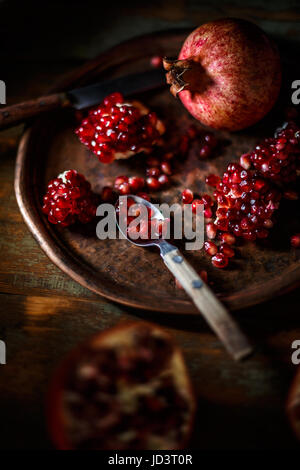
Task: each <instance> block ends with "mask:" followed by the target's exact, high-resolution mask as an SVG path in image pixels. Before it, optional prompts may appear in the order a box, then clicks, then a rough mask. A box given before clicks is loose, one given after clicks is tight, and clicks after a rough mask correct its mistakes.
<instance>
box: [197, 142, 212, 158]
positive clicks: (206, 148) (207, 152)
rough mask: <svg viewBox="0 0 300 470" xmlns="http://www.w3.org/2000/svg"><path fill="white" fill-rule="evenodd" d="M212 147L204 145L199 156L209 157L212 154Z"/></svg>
mask: <svg viewBox="0 0 300 470" xmlns="http://www.w3.org/2000/svg"><path fill="white" fill-rule="evenodd" d="M211 152H212V148H211V147H210V146H209V145H203V147H202V148H201V149H200V152H199V156H200V158H208V157H209V156H210V155H211Z"/></svg>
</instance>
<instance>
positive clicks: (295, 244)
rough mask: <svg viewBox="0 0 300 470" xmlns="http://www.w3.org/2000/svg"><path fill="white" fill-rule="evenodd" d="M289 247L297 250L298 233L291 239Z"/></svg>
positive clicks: (299, 240) (299, 237)
mask: <svg viewBox="0 0 300 470" xmlns="http://www.w3.org/2000/svg"><path fill="white" fill-rule="evenodd" d="M291 245H292V247H293V248H299V247H300V233H297V234H296V235H293V236H292V237H291Z"/></svg>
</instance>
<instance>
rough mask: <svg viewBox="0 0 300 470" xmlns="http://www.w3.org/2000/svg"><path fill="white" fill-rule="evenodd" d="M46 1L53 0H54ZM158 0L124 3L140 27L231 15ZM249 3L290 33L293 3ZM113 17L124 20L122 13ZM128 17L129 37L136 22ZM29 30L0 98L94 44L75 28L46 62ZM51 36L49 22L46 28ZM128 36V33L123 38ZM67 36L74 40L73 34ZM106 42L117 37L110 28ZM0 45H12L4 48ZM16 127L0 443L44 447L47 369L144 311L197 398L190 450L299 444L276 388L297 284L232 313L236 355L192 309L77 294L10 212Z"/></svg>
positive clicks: (60, 68) (7, 183) (2, 295)
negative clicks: (142, 306)
mask: <svg viewBox="0 0 300 470" xmlns="http://www.w3.org/2000/svg"><path fill="white" fill-rule="evenodd" d="M51 3H52V4H53V3H54V5H55V2H51ZM60 3H61V2H60ZM166 3H167V4H168V8H163V10H162V11H161V12H159V11H158V10H157V9H155V8H154V7H153V8H151V9H149V10H147V9H145V8H144V9H143V8H142V7H141V8H140V10H138V11H137V12H136V14H137V15H140V16H139V18H140V22H142V24H144V25H146V26H145V27H146V29H147V27H149V24H150V23H151V22H152V23H151V24H153V25H154V26H153V28H155V29H161V28H162V27H164V26H165V23H168V25H167V26H169V25H170V24H171V26H172V27H174V25H175V26H176V25H177V24H178V25H180V26H186V25H191V26H192V23H193V21H194V22H197V23H198V22H201V21H202V20H203V18H204V15H206V18H212V17H216V16H226V14H227V16H228V14H232V13H230V7H228V8H229V10H228V8H227V10H226V8H225V6H223V7H222V14H221V15H220V12H218V13H217V14H216V10H213V11H212V12H210V13H209V14H207V12H204V13H202V11H201V10H199V9H198V10H197V9H196V13H195V11H193V10H189V9H186V8H185V5H184V2H183V3H182V4H181V2H178V6H177V7H176V8H173V9H172V10H171V7H170V5H169V2H166ZM222 5H223V4H222ZM56 7H57V8H58V2H57V4H56ZM49 8H50V6H49ZM61 8H62V9H64V8H65V9H66V8H67V7H61ZM212 8H213V7H212ZM249 8H250V7H249ZM249 8H248V10H247V9H246V6H245V11H244V12H242V13H241V14H240V15H238V14H237V11H236V10H237V9H235V12H234V13H235V15H236V16H243V17H245V18H248V19H254V20H255V19H256V20H257V21H258V22H259V21H260V20H261V21H262V23H264V22H265V23H267V24H268V28H270V23H268V21H267V18H268V15H269V18H270V21H271V23H272V21H273V23H272V28H274V31H275V28H276V25H277V26H278V24H277V23H278V22H279V23H280V24H281V25H282V31H284V33H285V31H286V28H287V27H288V25H290V28H288V31H289V34H292V33H291V31H292V30H293V28H294V33H293V34H294V35H295V36H297V34H298V33H297V32H296V31H297V28H298V31H299V23H298V24H297V23H294V19H296V20H297V12H296V11H293V10H292V9H290V10H285V11H284V12H283V13H282V12H281V13H280V14H277V16H276V11H277V10H276V8H278V2H277V3H276V2H275V4H274V5H273V11H268V12H265V16H264V14H263V13H264V12H263V11H262V10H261V9H260V10H256V14H257V16H256V17H255V18H253V16H255V12H254V11H252V10H251V11H250V13H249ZM170 12H171V13H170ZM0 13H1V11H0ZM6 13H7V15H8V17H9V15H10V14H12V7H11V9H10V8H9V7H7V10H6ZM130 14H131V13H130V11H128V15H129V16H130ZM76 15H77V16H78V15H80V12H79V11H78V9H76V11H75V13H73V16H72V17H71V19H70V21H71V22H72V21H73V22H75V19H76V21H79V20H78V17H77V16H76ZM168 15H169V16H168ZM280 15H281V16H280ZM293 15H294V16H293ZM298 20H299V14H298ZM119 21H120V20H119ZM143 21H144V23H143ZM183 23H184V24H183ZM59 24H60V23H59ZM124 24H125V26H126V25H127V22H126V21H125V22H124ZM137 24H138V26H137V27H136V30H133V31H131V32H130V34H131V35H134V33H136V32H138V30H139V28H140V27H141V24H140V23H137ZM161 25H162V26H161ZM129 26H130V24H128V31H129V29H130V28H129ZM126 27H127V26H126ZM20 28H22V26H21V25H20ZM116 29H118V25H116ZM118 31H119V32H118V34H119V36H118V39H119V40H121V39H123V37H124V30H123V29H122V28H121V27H119V30H118ZM21 32H22V31H21ZM39 32H40V34H41V44H38V41H37V43H36V44H35V45H34V47H32V49H31V50H30V51H29V49H28V48H27V49H26V47H27V46H28V44H31V42H30V40H29V39H28V38H27V39H26V38H25V39H24V41H25V46H24V47H23V49H25V52H24V51H23V53H22V54H23V55H22V54H21V58H22V61H21V62H19V63H18V69H19V71H21V74H20V75H19V76H18V75H16V70H17V69H16V67H15V66H14V65H12V64H11V62H10V60H9V58H8V55H7V57H6V62H5V63H6V64H7V69H6V70H7V71H6V72H5V74H6V75H5V77H0V78H4V79H5V80H6V82H7V93H8V103H13V102H17V101H18V100H20V99H25V98H30V97H33V96H37V95H39V94H41V93H42V92H45V91H46V90H47V88H49V85H50V84H52V82H53V80H55V79H57V78H58V77H60V76H61V75H62V74H63V73H65V72H67V71H69V70H71V69H72V68H73V67H74V66H76V65H78V64H80V63H81V62H82V59H83V58H87V57H88V56H90V55H91V54H94V53H95V50H94V49H95V45H94V46H93V47H91V48H88V47H87V44H86V43H87V41H86V42H85V43H84V47H82V49H81V46H80V45H81V44H82V43H81V42H80V41H82V35H80V36H79V38H78V40H77V42H76V43H74V45H73V49H72V48H71V47H69V49H68V47H67V46H66V45H63V47H62V50H60V51H59V56H60V57H59V58H58V59H55V60H54V58H53V55H51V52H50V49H49V50H47V48H46V59H47V58H48V60H46V59H45V57H44V56H42V58H41V55H39V54H40V52H41V48H42V47H43V46H45V44H47V40H46V33H43V32H42V30H41V29H39ZM105 32H106V33H107V34H108V26H107V27H106V30H105V29H104V30H102V31H101V34H102V36H103V37H106V36H105ZM18 34H19V35H20V34H21V33H20V31H19V32H18V33H17V36H18ZM62 34H63V31H60V30H59V35H58V37H59V38H61V37H62ZM93 34H94V33H93ZM128 36H129V33H128V34H127V36H126V35H125V37H128ZM100 37H101V35H100ZM31 38H33V35H32V36H31ZM72 38H73V40H74V39H75V35H74V36H72ZM19 39H20V38H19ZM98 39H99V36H98ZM296 39H298V40H299V37H297V38H296ZM26 41H27V43H26ZM45 41H46V42H45ZM56 41H57V42H56ZM113 42H117V41H116V38H115V37H114V38H113V40H112V41H111V43H113ZM13 44H14V43H13ZM32 44H33V41H32ZM32 44H31V45H32ZM67 44H69V43H68V40H67ZM107 45H110V44H107V42H106V43H105V44H104V46H107ZM104 46H103V47H104ZM52 47H53V48H55V47H57V48H59V44H58V40H54V45H52ZM101 48H102V46H101ZM101 48H100V49H101ZM28 51H29V52H28ZM51 51H52V49H51ZM66 51H67V52H66ZM74 51H75V52H74ZM82 51H84V52H82ZM11 52H12V53H14V45H12V46H11ZM97 52H100V50H99V51H97ZM68 54H69V55H68ZM61 56H62V57H61ZM16 58H18V53H17V52H16ZM62 58H63V59H64V60H63V61H62V60H61V59H62ZM21 78H22V79H21ZM295 78H299V77H295ZM21 131H22V127H21V126H20V127H17V128H14V129H11V130H9V131H3V132H1V133H0V154H1V159H0V194H1V206H0V245H1V251H0V253H1V255H0V259H1V264H0V339H2V340H5V342H6V345H7V364H6V365H0V448H2V449H10V448H25V449H29V448H34V449H45V448H51V443H50V441H49V438H48V436H47V432H46V429H45V420H44V398H45V393H46V390H47V384H48V382H49V377H50V376H51V373H52V371H53V369H54V367H55V366H56V365H57V363H58V361H59V359H60V358H61V356H62V355H63V354H64V353H66V352H67V351H69V350H70V349H71V348H72V347H73V346H74V345H76V344H77V343H78V342H79V341H81V340H83V339H85V338H86V337H87V336H88V335H90V334H92V333H94V332H96V331H100V330H103V329H105V328H107V327H109V326H112V325H114V324H116V323H118V322H119V321H124V320H127V319H135V318H145V319H148V320H151V321H155V322H158V323H159V324H160V325H162V326H164V327H165V328H166V329H167V330H168V331H169V332H170V333H171V334H172V335H173V336H174V337H175V339H176V341H177V342H178V344H179V345H180V346H181V347H182V349H183V351H184V355H185V358H186V361H187V365H188V368H189V370H190V373H191V376H192V379H193V381H194V384H195V388H196V391H197V396H198V399H199V412H198V419H197V425H196V429H195V433H194V438H193V441H192V443H191V444H192V447H193V448H200V449H245V448H259V449H265V448H274V449H283V448H284V449H287V448H289V449H292V448H299V443H298V442H297V441H296V439H295V438H294V436H293V433H292V431H291V430H290V428H289V425H288V422H287V420H286V417H285V413H284V406H285V400H286V395H287V391H288V389H289V386H290V383H291V379H292V377H293V376H294V374H295V372H296V366H294V365H292V363H291V353H292V349H291V343H292V342H293V341H294V340H295V339H300V321H299V300H300V295H299V292H293V293H290V294H289V295H286V296H283V297H281V298H277V299H274V300H272V301H270V302H268V303H265V304H262V305H259V306H256V307H253V308H248V309H246V310H243V311H240V312H235V316H236V318H237V319H238V321H239V322H240V324H241V326H242V328H243V329H244V330H245V331H246V332H247V334H248V335H249V337H250V338H251V340H252V341H253V343H254V344H255V345H256V347H257V352H256V354H255V355H254V356H253V357H252V358H251V359H249V360H248V361H246V362H244V363H241V364H236V363H234V362H233V361H232V360H231V359H230V358H229V357H228V355H227V354H226V353H225V352H224V350H223V348H222V346H221V345H220V343H219V341H218V340H217V339H216V337H215V336H214V335H213V334H212V332H211V331H210V330H209V329H208V327H207V326H206V324H205V323H204V322H203V320H202V319H201V318H200V317H199V318H198V317H185V316H173V315H166V314H158V313H151V312H142V311H137V310H133V309H130V308H125V307H123V306H119V305H116V304H113V303H111V302H108V301H106V300H104V299H102V298H100V297H98V296H96V295H95V294H93V293H91V292H89V291H88V290H86V289H84V288H83V287H81V286H80V285H78V284H76V283H75V282H73V281H72V280H71V279H69V278H68V277H67V276H65V275H64V274H63V273H62V272H61V271H59V270H58V269H57V268H56V267H55V266H54V265H53V264H52V263H51V262H50V261H49V260H48V259H47V257H46V256H45V255H44V253H43V252H42V251H41V250H40V248H39V247H38V245H37V244H36V242H35V241H34V240H33V238H32V236H31V234H30V233H29V231H28V229H27V228H26V226H25V225H24V222H23V220H22V217H21V215H20V213H19V211H18V207H17V204H16V200H15V196H14V189H13V180H14V159H15V155H16V148H17V142H18V139H19V137H20V134H21Z"/></svg>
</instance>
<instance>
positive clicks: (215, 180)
mask: <svg viewBox="0 0 300 470" xmlns="http://www.w3.org/2000/svg"><path fill="white" fill-rule="evenodd" d="M205 182H206V184H207V185H208V186H212V187H213V188H216V187H217V185H218V184H219V183H220V182H221V178H220V177H219V176H217V175H208V176H207V177H206V178H205Z"/></svg>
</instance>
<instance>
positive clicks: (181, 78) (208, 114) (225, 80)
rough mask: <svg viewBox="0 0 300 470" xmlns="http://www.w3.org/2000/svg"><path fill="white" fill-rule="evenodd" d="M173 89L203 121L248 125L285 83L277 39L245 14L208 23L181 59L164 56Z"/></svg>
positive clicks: (223, 126) (220, 125)
mask: <svg viewBox="0 0 300 470" xmlns="http://www.w3.org/2000/svg"><path fill="white" fill-rule="evenodd" d="M164 67H165V70H166V71H167V72H168V73H167V82H168V83H169V84H170V85H171V92H172V94H173V95H177V94H179V96H180V99H181V101H182V103H183V105H184V106H185V107H186V108H187V109H188V111H189V112H190V113H191V114H192V115H193V116H194V117H195V118H196V119H198V120H199V121H201V122H202V123H203V124H205V125H207V126H210V127H213V128H215V129H226V130H230V131H234V130H239V129H244V128H246V127H248V126H250V125H252V124H254V123H256V122H257V121H259V120H260V119H261V118H262V117H263V116H265V115H266V114H267V113H268V112H269V111H270V110H271V108H272V107H273V105H274V103H275V101H276V99H277V96H278V93H279V90H280V84H281V67H280V58H279V53H278V51H277V48H276V46H275V44H274V43H273V41H272V40H271V39H270V38H268V37H267V36H266V35H265V33H264V32H263V31H262V30H261V29H260V28H259V27H257V26H256V25H254V24H252V23H250V22H248V21H245V20H240V19H232V18H228V19H222V20H217V21H213V22H211V23H207V24H204V25H202V26H200V27H199V28H197V29H196V30H195V31H193V32H192V33H191V34H190V35H189V36H188V37H187V39H186V40H185V42H184V44H183V46H182V49H181V51H180V54H179V58H178V60H170V59H167V58H165V59H164Z"/></svg>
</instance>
